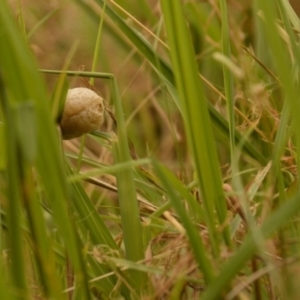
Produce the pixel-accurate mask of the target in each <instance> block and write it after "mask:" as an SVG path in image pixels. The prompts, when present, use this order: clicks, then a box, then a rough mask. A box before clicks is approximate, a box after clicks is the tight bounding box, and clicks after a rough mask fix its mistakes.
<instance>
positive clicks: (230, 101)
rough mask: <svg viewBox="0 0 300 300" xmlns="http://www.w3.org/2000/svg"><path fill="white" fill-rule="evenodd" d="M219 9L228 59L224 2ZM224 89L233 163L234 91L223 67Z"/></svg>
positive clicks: (226, 13) (229, 50)
mask: <svg viewBox="0 0 300 300" xmlns="http://www.w3.org/2000/svg"><path fill="white" fill-rule="evenodd" d="M220 7H221V19H222V49H223V54H224V55H225V57H227V58H228V59H230V57H231V46H230V40H229V28H228V26H229V25H228V17H227V15H228V12H227V4H226V1H225V0H220ZM223 76H224V87H225V96H226V104H227V113H228V120H229V121H228V125H229V140H230V152H231V163H232V164H234V162H235V160H236V159H235V157H236V155H235V114H234V89H233V76H232V73H231V72H230V70H229V69H228V68H227V67H226V66H225V65H223Z"/></svg>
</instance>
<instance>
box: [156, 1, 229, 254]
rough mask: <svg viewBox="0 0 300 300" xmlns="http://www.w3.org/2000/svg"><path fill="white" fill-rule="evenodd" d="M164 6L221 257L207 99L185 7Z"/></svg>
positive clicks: (221, 204) (221, 203)
mask: <svg viewBox="0 0 300 300" xmlns="http://www.w3.org/2000/svg"><path fill="white" fill-rule="evenodd" d="M161 5H162V10H163V13H164V18H165V25H166V30H167V35H168V40H169V45H170V54H171V58H172V62H173V68H174V74H175V76H176V83H177V88H178V91H179V95H180V100H181V106H182V109H183V118H184V123H185V130H186V134H187V136H188V141H189V145H190V148H191V152H192V155H193V159H194V164H195V169H196V173H197V177H198V181H199V187H200V193H201V195H202V198H203V202H204V207H205V212H206V214H207V223H208V228H209V232H210V241H211V243H212V246H213V250H214V254H215V255H216V256H218V255H219V246H220V245H219V240H218V235H219V234H218V233H217V231H216V227H215V216H214V210H215V209H216V210H217V212H218V217H219V224H223V222H224V221H225V219H226V205H225V197H224V193H223V189H222V182H221V174H220V166H219V162H218V157H217V152H216V145H215V141H214V139H213V134H212V127H211V121H210V117H209V113H208V107H207V102H206V98H205V94H204V91H203V88H202V85H201V82H200V79H199V76H198V70H197V65H196V61H195V54H194V52H193V48H192V43H191V39H190V36H189V32H188V30H187V27H186V23H185V20H184V17H183V14H182V7H181V5H180V4H179V2H178V1H168V0H162V1H161ZM174 29H175V30H174ZM223 234H224V238H225V241H226V243H228V244H229V243H230V242H229V233H228V230H226V229H225V231H224V232H223Z"/></svg>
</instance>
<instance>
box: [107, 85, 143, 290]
mask: <svg viewBox="0 0 300 300" xmlns="http://www.w3.org/2000/svg"><path fill="white" fill-rule="evenodd" d="M112 88H113V95H114V105H115V113H116V119H117V124H118V126H117V137H116V139H115V140H114V141H112V147H113V154H114V159H115V162H116V163H121V162H128V161H130V160H131V156H130V151H129V146H128V139H127V134H126V129H125V121H124V117H123V110H122V105H121V98H120V96H119V91H118V86H117V83H116V80H115V79H112ZM117 187H118V195H119V205H120V211H121V220H122V228H123V236H124V244H125V251H126V258H127V259H129V260H132V261H138V260H141V259H143V258H144V248H143V241H142V227H141V223H140V215H139V208H138V203H137V195H136V188H135V183H134V177H133V170H132V169H123V170H120V171H119V172H118V173H117ZM133 278H134V281H135V282H136V287H137V288H138V289H139V288H140V287H141V285H142V284H143V281H144V279H143V276H141V274H140V273H138V272H134V273H133Z"/></svg>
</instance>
